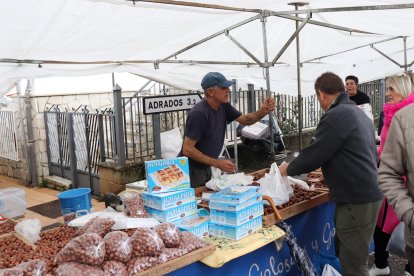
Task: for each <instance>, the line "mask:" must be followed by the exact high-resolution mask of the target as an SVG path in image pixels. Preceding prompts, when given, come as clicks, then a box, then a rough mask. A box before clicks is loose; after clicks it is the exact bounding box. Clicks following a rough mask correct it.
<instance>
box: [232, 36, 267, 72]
mask: <svg viewBox="0 0 414 276" xmlns="http://www.w3.org/2000/svg"><path fill="white" fill-rule="evenodd" d="M225 34H226V36H227V37H228V38H229V39H230V40H231V41H233V42H234V44H236V45H237V46H238V47H239V48H240V49H242V51H243V52H245V53H246V55H248V56H249V57H250V58H251V59H253V60H254V61H255V62H256V63H257V64H258V65H261V64H262V63H261V62H260V60H259V59H258V58H256V57H255V56H254V55H253V54H252V53H250V52H249V50H247V49H246V48H245V47H244V46H243V45H242V44H241V43H240V42H238V41H237V40H236V39H235V38H234V37H232V36H231V35H230V34H229V31H226V32H225Z"/></svg>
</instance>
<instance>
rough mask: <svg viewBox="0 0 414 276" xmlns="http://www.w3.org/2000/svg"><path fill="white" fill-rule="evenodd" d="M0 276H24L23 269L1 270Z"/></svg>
mask: <svg viewBox="0 0 414 276" xmlns="http://www.w3.org/2000/svg"><path fill="white" fill-rule="evenodd" d="M0 276H24V272H23V270H22V269H20V268H17V267H12V268H6V269H0Z"/></svg>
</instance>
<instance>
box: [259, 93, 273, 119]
mask: <svg viewBox="0 0 414 276" xmlns="http://www.w3.org/2000/svg"><path fill="white" fill-rule="evenodd" d="M273 110H275V100H274V99H273V97H270V98H267V99H266V100H265V101H264V102H263V103H262V105H261V106H260V113H261V114H264V116H265V115H266V114H267V113H269V112H272V111H273Z"/></svg>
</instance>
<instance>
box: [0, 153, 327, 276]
mask: <svg viewBox="0 0 414 276" xmlns="http://www.w3.org/2000/svg"><path fill="white" fill-rule="evenodd" d="M162 162H165V160H164V161H162V160H155V161H150V162H149V163H148V166H151V165H154V166H155V167H156V169H155V170H152V171H151V170H147V171H148V173H149V174H150V175H151V174H154V175H155V176H157V178H156V179H155V180H156V181H153V182H152V184H154V183H156V184H158V185H161V184H163V183H161V182H162V179H163V177H162V176H163V175H164V174H170V177H171V175H174V176H180V175H181V173H180V170H181V167H179V164H183V163H184V162H183V160H181V159H179V160H178V163H176V164H173V165H171V166H168V167H167V168H164V169H163V170H160V169H159V167H157V166H158V165H160V164H161V163H162ZM168 168H171V171H170V170H169V169H168ZM268 171H269V169H265V170H260V171H257V172H255V173H252V176H253V183H251V184H253V185H251V186H246V187H244V188H243V187H242V188H243V189H242V190H243V191H244V193H243V194H244V195H245V196H246V197H248V198H249V199H250V201H251V202H249V200H246V201H245V202H246V204H247V205H246V207H244V208H242V207H243V206H242V207H240V208H242V209H241V210H242V211H241V213H245V214H247V217H246V218H243V215H244V214H243V215H241V216H240V217H238V219H240V220H241V221H240V224H236V225H235V226H234V227H236V226H237V227H239V226H240V228H241V229H244V230H246V231H245V232H242V231H241V232H240V233H239V234H236V236H232V234H228V233H227V234H224V233H221V232H217V231H215V229H214V228H215V227H217V225H219V226H220V223H218V222H217V217H214V216H217V215H214V211H215V210H214V208H217V207H216V206H218V205H219V204H220V203H217V202H215V200H214V197H219V194H221V193H223V191H226V189H223V190H222V191H221V192H216V193H214V194H213V195H214V196H212V197H210V199H211V200H212V202H211V203H210V204H209V206H207V208H208V207H211V208H212V209H210V216H209V218H206V215H205V213H203V212H201V211H200V209H199V210H198V212H195V213H194V212H192V211H191V210H192V208H193V207H192V206H191V204H192V202H193V201H194V199H195V192H194V191H193V189H191V188H188V189H185V190H178V191H176V192H173V193H172V195H174V196H172V197H168V194H171V193H167V196H165V195H166V194H165V193H164V195H163V193H161V194H157V193H149V192H144V193H137V192H134V191H132V190H128V191H126V192H125V193H123V194H122V199H123V201H124V203H123V204H124V206H125V208H124V212H121V213H119V212H116V211H108V210H105V211H103V212H95V213H91V214H87V215H83V216H79V217H78V218H76V219H73V216H72V213H68V214H69V215H67V219H68V221H67V222H68V225H69V226H68V225H64V226H61V227H58V228H55V229H52V230H48V231H45V232H42V233H40V237H39V239H38V240H36V241H33V240H32V238H29V239H28V238H26V237H25V236H24V235H21V234H19V233H17V232H16V231H17V228H18V227H15V226H16V221H15V220H13V219H5V220H4V221H3V222H2V223H0V240H1V244H2V245H3V246H4V248H3V249H4V250H2V253H1V254H0V269H12V270H13V269H17V270H19V269H20V270H24V269H34V268H35V269H37V271H43V272H44V273H46V272H48V273H57V274H56V275H74V274H73V273H74V272H73V271H77V269H86V270H87V271H96V272H97V273H101V272H102V271H109V270H110V271H112V272H113V271H118V272H119V271H124V272H125V269H127V270H128V271H129V275H132V274H135V273H138V275H164V274H167V273H172V275H184V274H186V273H192V275H193V274H194V273H197V274H201V275H207V274H208V273H214V274H217V273H220V274H225V275H236V274H240V273H242V274H245V273H249V275H256V274H258V273H261V274H263V273H273V274H275V275H299V274H298V273H299V271H298V268H297V265H296V263H295V260H294V258H293V257H292V256H293V255H292V253H291V250H290V248H289V246H288V245H287V244H286V242H285V241H284V239H283V237H284V236H285V233H284V231H283V230H282V229H281V228H279V227H277V225H278V224H277V222H278V221H280V220H281V219H282V220H284V221H285V222H286V223H287V225H289V226H290V227H291V230H292V231H293V234H294V236H295V237H296V239H297V242H298V244H299V246H300V247H301V248H303V249H304V250H306V252H307V254H308V255H309V257H310V259H311V260H315V259H317V258H318V256H320V255H331V256H332V255H333V254H334V244H333V237H334V234H335V230H334V224H333V216H334V204H332V203H328V202H327V201H328V191H326V189H325V190H324V188H317V189H312V190H308V191H305V190H303V189H299V188H295V189H294V195H293V196H292V197H291V198H290V200H289V201H288V202H287V203H286V204H283V205H279V206H277V209H272V208H270V207H269V206H267V205H263V203H262V200H261V199H262V195H260V196H259V197H258V196H257V195H258V194H257V191H258V189H259V186H255V185H257V184H256V182H257V181H260V178H261V177H263V176H264V175H265V173H267V172H268ZM185 174H186V172H185V169H184V170H183V171H182V177H181V180H183V182H181V183H180V185H181V184H182V185H185V182H186V181H188V179H187V180H186V177H185ZM154 175H153V176H149V178H155V176H154ZM158 176H159V178H158ZM321 177H322V175H321V174H320V172H318V171H316V172H313V173H311V174H309V175H308V179H307V182H308V183H313V184H315V183H316V179H319V181H318V185H323V179H322V178H321ZM149 178H148V179H149ZM152 180H154V179H152ZM164 182H166V181H164ZM169 184H170V183H169ZM167 186H168V187H171V186H170V185H166V186H163V187H162V188H166V187H167ZM148 187H152V188H151V189H149V191H151V190H153V188H155V186H151V181H150V183H149V186H148ZM162 188H161V189H162ZM155 190H158V189H155ZM198 192H199V191H196V193H198ZM250 195H253V196H250ZM226 196H227V194H226ZM141 198H144V200H142V199H141ZM157 198H164V199H165V198H167V200H163V201H157ZM232 198H234V195H232ZM237 198H238V199H240V198H241V195H238V196H237ZM257 198H258V199H257ZM263 199H265V200H267V201H269V202H272V199H270V198H269V197H268V196H263ZM177 203H178V205H179V206H178V207H174V206H175V205H177ZM199 204H201V205H202V204H203V202H201V201H200V202H199ZM231 205H232V204H230V203H229V204H228V205H226V206H227V207H228V206H231ZM236 205H237V204H236ZM256 205H257V206H258V207H256ZM259 205H261V206H259ZM149 206H151V208H150V207H149ZM171 206H172V207H171ZM183 206H184V207H185V206H189V207H188V208H187V207H186V208H184V211H182V210H179V209H180V208H182V207H183ZM201 207H203V206H201ZM156 208H160V209H164V210H165V212H164V213H163V211H162V210H158V209H156ZM165 208H166V209H165ZM175 210H179V211H177V212H175ZM195 210H197V207H196V209H195ZM250 210H253V211H250ZM257 210H259V215H258V216H257V215H256V214H257ZM149 214H151V215H152V216H153V217H156V218H157V220H158V221H161V222H162V223H161V224H160V223H159V222H157V221H156V220H154V219H153V218H148V219H147V217H149ZM176 214H178V217H179V218H178V220H177V219H176V217H175V215H176ZM182 214H183V215H182ZM260 214H262V215H260ZM196 215H197V216H196ZM125 216H126V217H125ZM182 216H184V218H181V217H182ZM207 216H208V212H207ZM280 216H281V217H280ZM120 217H122V219H120ZM72 219H73V220H72ZM140 219H141V220H142V221H140ZM145 219H147V220H148V221H146V223H147V224H146V225H147V227H152V226H153V229H154V230H150V228H138V229H136V226H135V227H131V225H130V224H129V223H131V222H134V223H136V222H139V224H140V225H143V222H144V221H145ZM226 219H227V221H226V220H225V221H224V222H226V223H229V221H230V220H231V218H229V217H227V218H226ZM150 220H153V221H155V222H156V223H155V224H151V223H153V222H152V221H150ZM170 220H172V222H170ZM186 220H192V221H193V222H194V221H197V222H198V223H197V224H194V225H191V226H188V225H186V224H185V223H183V221H186ZM255 221H260V227H256V226H253V224H254V223H253V222H255ZM275 224H276V225H275ZM80 225H83V226H81V227H78V228H74V227H71V226H80ZM151 225H152V226H151ZM222 226H223V225H222ZM203 227H207V228H203ZM237 227H236V228H237ZM125 228H126V229H125ZM123 229H124V230H123ZM200 229H201V230H200ZM206 229H207V230H206ZM206 231H207V232H206ZM208 232H210V236H208ZM206 233H207V234H206ZM23 234H25V233H23ZM226 235H227V236H229V237H230V238H223V237H227V236H226ZM239 235H240V236H239ZM154 241H157V242H156V245H154ZM275 242H276V244H278V245H279V246H276V244H275ZM101 244H104V248H105V249H102V247H101V246H102V245H101ZM126 244H129V245H128V246H125V245H126ZM281 244H283V247H282V248H281V249H280V248H279V247H280V245H281ZM90 248H93V250H92V251H91V250H90ZM91 252H93V253H91ZM119 266H121V268H122V269H123V270H120V269H121V268H120V267H119ZM42 269H43V270H42ZM117 269H118V270H117ZM0 271H1V270H0ZM131 271H132V272H131ZM43 272H42V273H43ZM124 272H123V273H124ZM70 273H72V274H70ZM125 273H126V272H125ZM131 273H132V274H131ZM39 275H45V274H39ZM111 275H117V274H111ZM119 275H124V274H119ZM125 275H126V274H125Z"/></svg>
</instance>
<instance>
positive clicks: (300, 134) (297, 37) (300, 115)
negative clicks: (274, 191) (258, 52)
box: [288, 2, 309, 150]
mask: <svg viewBox="0 0 414 276" xmlns="http://www.w3.org/2000/svg"><path fill="white" fill-rule="evenodd" d="M288 5H294V6H295V10H296V11H297V10H298V8H299V7H302V6H304V5H306V3H304V2H294V3H289V4H288ZM296 17H299V14H296ZM308 19H309V17H308ZM304 23H306V21H304V22H303V23H302V26H303V25H304ZM295 24H296V32H295V34H296V76H297V77H296V79H297V82H298V117H299V118H298V120H299V150H302V125H303V122H302V117H303V116H302V113H303V112H302V89H301V79H300V41H299V31H300V29H299V21H296V22H295ZM302 28H303V27H302Z"/></svg>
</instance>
